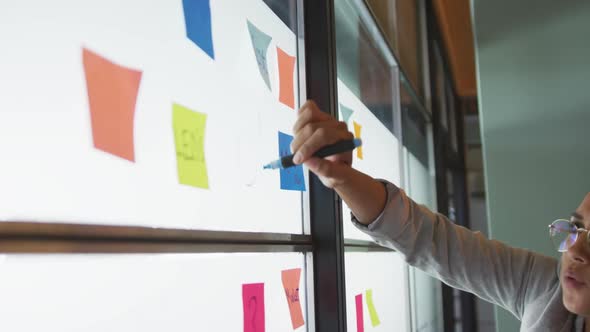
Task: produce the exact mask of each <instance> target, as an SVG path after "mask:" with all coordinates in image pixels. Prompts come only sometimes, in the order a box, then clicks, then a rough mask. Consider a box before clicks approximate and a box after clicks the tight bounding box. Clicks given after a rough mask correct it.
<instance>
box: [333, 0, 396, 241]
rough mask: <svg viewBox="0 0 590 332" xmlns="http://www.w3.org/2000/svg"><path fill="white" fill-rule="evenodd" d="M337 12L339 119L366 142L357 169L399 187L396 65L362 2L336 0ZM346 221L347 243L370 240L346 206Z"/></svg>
mask: <svg viewBox="0 0 590 332" xmlns="http://www.w3.org/2000/svg"><path fill="white" fill-rule="evenodd" d="M335 10H336V51H337V53H336V58H337V64H338V67H337V69H338V71H337V74H338V78H339V80H338V103H339V117H340V120H341V121H344V122H346V123H347V124H348V126H349V129H350V131H351V132H354V133H355V136H357V137H360V138H361V139H362V140H363V147H362V149H358V150H357V151H355V154H354V160H353V167H354V168H356V169H358V170H360V171H362V172H364V173H367V174H369V175H371V176H373V177H377V178H382V179H385V180H388V181H391V182H393V183H395V184H396V185H400V186H401V185H402V184H401V174H400V166H401V165H400V146H399V138H398V137H399V126H400V122H399V120H398V117H399V90H398V84H399V73H398V68H397V64H396V62H395V59H394V58H393V56H392V55H391V52H390V51H389V49H388V48H387V46H386V44H385V41H384V39H383V37H382V36H381V35H380V34H378V32H376V30H375V23H374V21H373V18H372V16H371V14H370V12H369V10H368V9H367V7H366V6H365V5H364V3H363V2H362V1H355V0H336V1H335ZM343 220H344V237H345V238H347V239H357V240H370V238H369V237H368V236H367V235H365V234H364V233H362V232H360V231H358V230H357V229H356V228H355V227H354V226H353V225H352V224H351V223H350V222H349V220H350V210H349V209H348V208H347V207H346V206H345V204H343Z"/></svg>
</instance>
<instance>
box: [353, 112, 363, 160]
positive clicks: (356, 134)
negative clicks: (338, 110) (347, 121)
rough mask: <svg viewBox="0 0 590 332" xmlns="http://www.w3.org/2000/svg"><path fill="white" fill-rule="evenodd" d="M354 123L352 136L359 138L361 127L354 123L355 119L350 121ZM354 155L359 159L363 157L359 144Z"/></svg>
mask: <svg viewBox="0 0 590 332" xmlns="http://www.w3.org/2000/svg"><path fill="white" fill-rule="evenodd" d="M352 123H353V124H354V137H355V138H361V129H362V128H363V127H362V126H361V125H360V124H358V123H356V121H352ZM356 156H357V158H359V159H363V147H362V146H359V147H358V148H356Z"/></svg>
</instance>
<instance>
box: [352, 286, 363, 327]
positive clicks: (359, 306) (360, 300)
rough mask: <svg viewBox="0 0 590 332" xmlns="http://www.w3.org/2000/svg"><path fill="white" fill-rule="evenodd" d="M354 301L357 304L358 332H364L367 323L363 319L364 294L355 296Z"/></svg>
mask: <svg viewBox="0 0 590 332" xmlns="http://www.w3.org/2000/svg"><path fill="white" fill-rule="evenodd" d="M354 301H355V304H356V331H357V332H364V331H365V322H364V319H363V294H359V295H357V296H355V297H354Z"/></svg>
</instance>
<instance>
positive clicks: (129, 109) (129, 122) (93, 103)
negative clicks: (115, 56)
mask: <svg viewBox="0 0 590 332" xmlns="http://www.w3.org/2000/svg"><path fill="white" fill-rule="evenodd" d="M82 62H83V63H84V73H85V75H86V88H87V91H88V101H89V105H90V121H91V125H92V140H93V142H94V147H95V148H97V149H99V150H102V151H105V152H108V153H111V154H113V155H116V156H119V157H121V158H125V159H127V160H129V161H133V162H134V161H135V148H134V139H133V133H134V129H133V128H134V118H135V103H136V101H137V93H138V90H139V83H140V81H141V71H139V70H135V69H130V68H126V67H123V66H120V65H117V64H115V63H113V62H111V61H109V60H107V59H105V58H103V57H101V56H100V55H98V54H96V53H94V52H92V51H89V50H87V49H85V48H83V49H82Z"/></svg>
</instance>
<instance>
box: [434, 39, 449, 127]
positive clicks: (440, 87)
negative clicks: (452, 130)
mask: <svg viewBox="0 0 590 332" xmlns="http://www.w3.org/2000/svg"><path fill="white" fill-rule="evenodd" d="M433 52H434V75H435V77H434V84H435V89H434V102H435V105H434V107H435V109H434V112H437V113H438V114H439V117H440V124H441V125H442V127H443V128H444V130H447V129H448V128H449V127H448V121H447V101H446V88H445V86H446V80H445V71H444V64H443V58H442V54H441V51H440V47H439V46H438V44H435V45H434V48H433Z"/></svg>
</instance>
